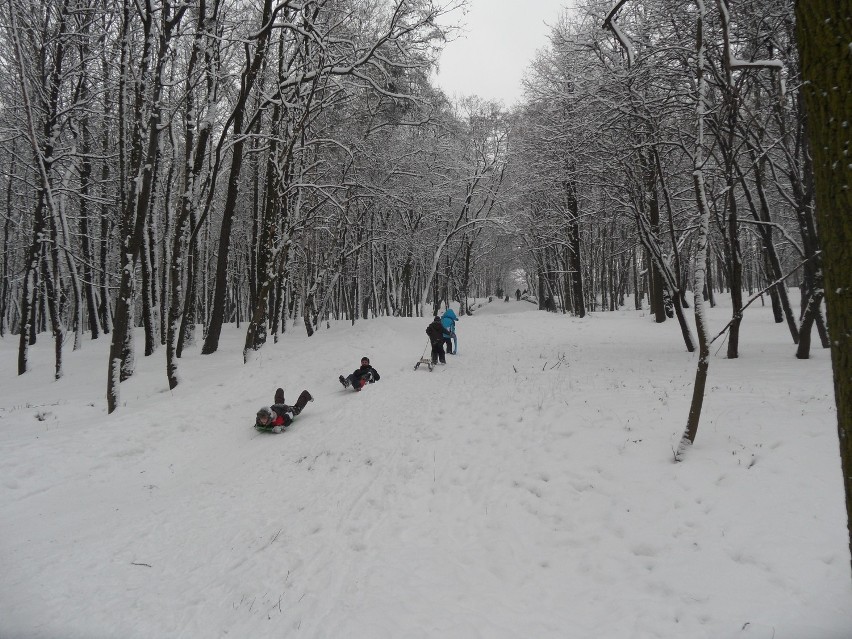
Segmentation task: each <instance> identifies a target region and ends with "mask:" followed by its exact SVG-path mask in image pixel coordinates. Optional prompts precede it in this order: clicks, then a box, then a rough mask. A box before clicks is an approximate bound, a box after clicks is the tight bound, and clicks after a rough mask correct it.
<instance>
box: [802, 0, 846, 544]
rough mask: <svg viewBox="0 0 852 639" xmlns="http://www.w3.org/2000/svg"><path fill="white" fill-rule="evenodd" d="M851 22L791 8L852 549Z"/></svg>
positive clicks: (814, 2)
mask: <svg viewBox="0 0 852 639" xmlns="http://www.w3.org/2000/svg"><path fill="white" fill-rule="evenodd" d="M848 14H849V11H848V7H844V5H843V3H842V2H841V3H838V2H834V0H811V1H810V2H798V3H796V23H797V25H796V28H797V35H798V40H799V53H800V56H801V64H802V76H803V79H804V80H805V82H806V83H805V85H804V88H803V89H802V92H803V94H804V98H805V107H806V109H807V113H808V128H809V132H810V135H811V144H810V148H811V152H812V154H813V168H814V183H815V187H816V212H817V215H818V218H819V229H820V240H821V243H822V247H823V263H824V268H825V284H826V287H825V295H826V302H827V310H828V324H829V327H830V329H831V335H832V339H831V361H832V367H833V369H834V395H835V397H834V400H835V403H836V405H837V431H838V436H839V439H840V460H841V467H842V476H843V481H844V488H845V491H846V514H847V529H848V532H849V540H850V549H852V253H850V251H849V238H850V237H852V191H850V189H849V184H850V181H852V176H851V175H850V173H852V170H850V165H849V157H848V153H849V129H848V119H849V113H852V94H850V92H849V87H850V86H852V64H850V59H849V49H848V45H849V43H850V42H852V24H850V21H849V15H848ZM844 87H846V89H845V90H844Z"/></svg>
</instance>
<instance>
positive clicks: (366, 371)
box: [338, 356, 381, 391]
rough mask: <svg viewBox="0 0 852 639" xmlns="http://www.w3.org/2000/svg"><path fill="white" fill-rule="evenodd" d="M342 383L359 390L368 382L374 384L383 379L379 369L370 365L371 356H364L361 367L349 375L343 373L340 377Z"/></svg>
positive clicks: (345, 386)
mask: <svg viewBox="0 0 852 639" xmlns="http://www.w3.org/2000/svg"><path fill="white" fill-rule="evenodd" d="M338 379H339V380H340V383H341V384H343V388H349V387H350V386H351V387H352V390H355V391H359V390H361V389H362V388H363V387H364V386H365V385H366V384H373V383H375V382H377V381H379V380H380V379H381V377H380V376H379V371H377V370H376V369H375V368H373V367H372V366H370V358H369V357H366V356H364V357H362V358H361V367H360V368H359V369H358V370H356V371H355V372H353V373H352V374H351V375H349V376H348V377H344V376H343V375H341V376H340V377H338Z"/></svg>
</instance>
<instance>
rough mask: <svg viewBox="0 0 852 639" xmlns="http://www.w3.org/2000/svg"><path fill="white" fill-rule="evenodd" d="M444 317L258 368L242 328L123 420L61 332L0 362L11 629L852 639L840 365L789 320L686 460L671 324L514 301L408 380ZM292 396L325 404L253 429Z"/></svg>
mask: <svg viewBox="0 0 852 639" xmlns="http://www.w3.org/2000/svg"><path fill="white" fill-rule="evenodd" d="M725 314H726V310H725V309H715V310H714V315H713V317H714V320H715V321H716V323H717V324H719V325H720V326H721V325H723V324H724V321H725ZM426 323H428V322H426V320H424V319H422V318H421V319H399V318H380V319H376V320H370V321H366V322H359V323H358V324H356V325H355V326H351V325H348V324H345V323H339V324H336V325H333V326H332V327H331V329H329V330H323V331H321V332H320V333H319V334H318V335H316V336H315V337H313V338H310V339H308V338H306V337H305V336H304V333H303V331H301V330H300V329H299V328H298V327H297V328H296V329H293V330H291V331H290V332H289V333H288V334H287V335H286V336H285V337H284V338H283V339H282V340H281V341H280V342H279V343H278V344H269V345H268V346H267V347H265V348H264V349H263V350H262V351H261V352H260V353H259V354H258V355H257V357H256V358H255V359H254V360H253V361H252V362H251V363H250V364H249V365H243V364H242V363H241V360H240V343H241V340H242V333H241V332H240V331H237V330H236V329H233V327H231V329H230V330H229V332H228V333H227V334H226V336H225V341H224V342H223V347H222V349H221V352H220V353H218V354H216V355H214V356H207V357H203V356H201V355H199V354H198V353H197V350H195V351H194V352H192V353H189V354H188V355H186V356H185V357H184V358H183V360H182V362H181V367H182V372H183V375H184V379H185V381H184V383H183V384H182V385H181V386H179V387H178V389H177V391H176V392H175V393H174V394H172V393H169V392H168V390H167V386H166V382H165V374H164V372H163V371H164V364H163V358H162V353H157V354H155V356H153V357H151V358H141V357H140V360H139V367H138V372H137V375H136V376H134V378H132V379H131V380H129V381H128V382H126V383H125V384H123V385H122V400H123V402H124V403H125V404H126V405H125V406H123V407H122V408H121V410H120V411H118V412H117V413H116V414H115V415H113V416H106V415H105V414H104V406H103V405H104V403H105V402H104V401H103V399H102V395H103V389H104V388H105V383H104V382H103V380H104V378H105V377H104V376H105V374H106V365H105V362H106V358H105V357H104V350H105V347H106V346H108V345H107V344H106V343H101V344H93V343H87V344H86V346H85V348H84V350H83V351H82V352H78V353H70V352H69V353H68V355H67V363H66V378H64V379H63V380H61V381H60V382H56V383H54V382H52V381H50V374H51V372H52V367H51V365H50V352H49V350H50V348H49V344H47V343H46V342H47V340H44V341H43V342H44V343H40V344H39V345H38V347H37V348H36V353H35V355H36V361H35V363H34V370H33V372H31V373H28V374H27V375H26V376H23V377H20V378H19V377H16V376H14V347H15V343H13V341H12V340H9V339H7V340H5V341H4V342H0V364H1V365H2V366H0V383H2V385H3V388H4V389H6V390H4V391H3V393H2V401H1V402H0V480H1V481H0V517H2V521H3V522H4V524H3V527H2V533H0V572H2V574H3V575H4V576H3V577H2V578H0V637H16V638H17V637H64V638H69V639H70V638H74V637H80V638H84V637H86V638H89V637H119V636H120V637H154V636H156V637H224V636H235V637H282V636H286V637H311V638H314V637H316V638H319V637H333V638H337V637H358V638H360V637H363V638H369V639H372V638H381V637H388V638H390V637H393V638H397V637H424V638H425V637H430V638H431V637H441V638H442V639H444V638H448V637H458V638H468V637H484V638H489V639H490V638H501V637H505V638H510V637H512V638H514V637H536V638H538V637H541V638H548V637H554V638H556V637H560V638H561V637H569V638H573V637H576V638H587V637H602V638H613V639H615V638H619V639H621V638H624V637H690V638H701V637H708V638H710V637H712V638H714V639H715V638H718V637H740V636H742V637H758V638H763V637H766V638H769V637H773V636H774V637H775V638H776V639H783V638H784V637H787V638H789V639H793V638H796V639H799V638H805V637H807V638H812V639H841V638H845V637H848V636H852V610H850V607H849V605H848V603H849V598H850V595H852V582H850V579H849V554H848V550H847V548H846V537H845V513H844V512H843V499H842V484H841V481H840V469H839V458H838V454H837V441H836V430H835V423H834V414H833V409H832V406H833V397H832V395H831V381H830V363H829V359H828V354H827V353H825V352H822V351H819V350H817V351H815V352H814V358H813V359H811V360H808V361H799V360H796V359H795V358H794V357H793V350H792V348H791V347H790V345H788V344H787V343H786V342H785V338H786V339H789V336H787V335H785V330H784V329H783V327H778V326H775V325H774V324H772V323H771V317H770V314H769V311H768V309H757V312H755V313H753V314H751V315H749V316H748V317H747V320H746V322H745V324H744V328H743V338H742V344H743V357H742V359H740V360H738V361H728V360H724V359H721V357H717V358H714V359H713V361H712V363H711V368H710V386H709V390H708V397H707V402H706V405H705V412H704V417H703V419H702V423H701V427H700V429H699V434H698V440H697V443H696V446H695V447H694V449H693V450H691V451H690V452H689V455H688V459H687V461H685V462H684V463H681V464H674V463H673V462H672V447H673V446H674V445H675V444H676V443H677V440H678V438H679V435H680V432H681V430H682V428H683V423H684V421H685V417H686V413H687V407H688V402H689V397H690V394H691V386H692V377H693V375H694V366H695V363H694V357H693V356H691V355H689V354H687V353H685V352H684V351H683V347H682V342H681V341H680V338H679V331H678V329H677V326H676V325H675V324H674V323H672V322H669V323H667V324H665V325H663V326H657V325H654V324H653V322H652V321H651V320H650V319H649V318H648V317H643V316H642V315H641V314H638V313H634V312H620V313H603V314H596V315H593V316H591V317H588V318H585V319H583V320H578V319H573V318H568V317H564V316H557V315H553V314H546V313H540V312H537V311H535V309H534V307H533V306H532V305H530V304H527V303H525V302H514V301H513V302H510V303H504V302H499V301H498V302H494V303H492V304H488V305H486V306H484V307H483V308H482V309H480V310H478V311H477V314H476V316H475V317H464V318H462V319H461V320H460V322H459V326H458V329H459V335H460V340H461V344H460V347H461V355H460V356H458V357H453V356H448V358H447V359H448V364H447V365H446V366H445V367H440V366H439V367H438V368H436V370H435V371H434V372H432V373H430V372H428V371H426V370H419V371H416V372H415V371H413V370H412V368H413V365H414V363H415V362H416V361H417V359H418V357H419V356H420V353H421V352H422V350H423V348H424V347H425V345H426V337H425V334H424V329H425V325H426ZM362 355H369V356H370V358H371V360H372V363H373V365H374V366H375V367H376V368H377V369H378V370H379V372H380V373H381V375H382V380H381V381H380V382H379V383H378V384H375V385H373V386H368V387H367V388H366V389H365V390H364V391H362V392H361V393H358V394H355V393H353V392H351V391H346V390H344V389H342V387H341V386H340V385H339V384H338V382H337V375H338V374H340V373H348V372H351V371H352V370H353V369H354V368H356V367H357V364H358V360H359V359H360V357H361V356H362ZM279 385H280V386H283V387H284V388H285V390H286V392H287V398H288V399H289V400H291V401H292V400H294V399H295V397H296V396H297V395H298V393H299V391H300V390H301V389H302V388H308V389H309V390H310V391H311V392H312V393H313V394H314V396H315V398H316V401H315V402H313V403H311V404H309V406H308V408H307V409H306V410H305V412H304V413H303V414H302V415H301V416H300V417H298V418H297V420H296V422H295V423H294V425H293V426H292V427H291V428H290V429H289V430H288V431H287V432H286V433H284V434H282V435H267V434H259V433H256V432H255V431H254V430H253V429H252V428H251V423H252V420H253V415H254V412H255V411H256V410H257V408H258V407H259V406H261V405H263V404H268V403H269V402H271V399H272V394H273V392H274V390H275V388H276V387H277V386H279ZM37 414H38V415H39V416H40V417H42V418H43V419H42V420H39V419H37V418H36V417H35V416H36V415H37Z"/></svg>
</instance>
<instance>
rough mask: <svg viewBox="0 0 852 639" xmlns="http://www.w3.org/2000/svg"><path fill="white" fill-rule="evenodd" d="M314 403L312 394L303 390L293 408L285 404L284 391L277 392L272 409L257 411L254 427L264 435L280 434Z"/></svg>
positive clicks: (264, 408) (265, 408)
mask: <svg viewBox="0 0 852 639" xmlns="http://www.w3.org/2000/svg"><path fill="white" fill-rule="evenodd" d="M312 401H314V398H313V397H312V396H311V394H310V393H309V392H308V391H306V390H303V391H302V393H301V394H300V395H299V399H297V400H296V403H295V404H293V405H292V406H289V405H288V404H286V403H284V389H283V388H279V389H278V390H276V391H275V403H274V404H272V406H271V407H267V406H264V407H263V408H261V409H260V410H259V411H257V418H256V419H255V422H254V427H255V428H256V429H257V430H259V431H261V432H264V433H280V432H281V431H283V430H284V429H285V428H287V427H288V426H289V425H290V424H292V423H293V419H294V418H295V417H296V415H299V414H300V413H301V412H302V411H303V410H305V406H306V405H307V403H308V402H312Z"/></svg>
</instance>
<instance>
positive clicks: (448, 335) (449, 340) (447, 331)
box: [441, 308, 459, 355]
mask: <svg viewBox="0 0 852 639" xmlns="http://www.w3.org/2000/svg"><path fill="white" fill-rule="evenodd" d="M458 319H459V318H458V317H457V316H456V314H455V313H454V312H453V309H451V308H448V309H447V310H446V311H444V314H443V315H441V326H443V327H444V346H446V350H447V355H455V354H456V349H455V348H454V347H453V340H454V339H455V337H456V322H457V321H458ZM456 343H457V342H456Z"/></svg>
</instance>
